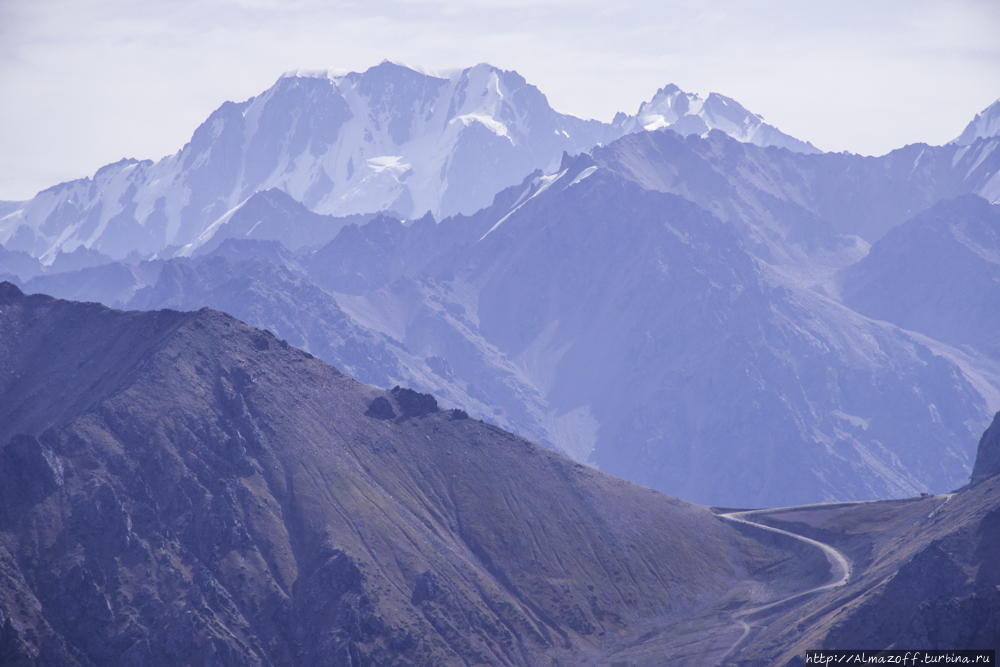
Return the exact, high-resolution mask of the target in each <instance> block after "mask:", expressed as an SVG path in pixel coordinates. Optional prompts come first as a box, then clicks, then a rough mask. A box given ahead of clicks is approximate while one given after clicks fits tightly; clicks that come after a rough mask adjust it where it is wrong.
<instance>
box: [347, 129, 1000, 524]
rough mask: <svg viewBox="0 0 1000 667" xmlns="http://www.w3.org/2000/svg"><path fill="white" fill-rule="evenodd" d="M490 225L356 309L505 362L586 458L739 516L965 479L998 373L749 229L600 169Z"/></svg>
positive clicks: (563, 440)
mask: <svg viewBox="0 0 1000 667" xmlns="http://www.w3.org/2000/svg"><path fill="white" fill-rule="evenodd" d="M638 139H644V137H638ZM633 140H634V139H633V138H627V139H626V140H625V141H633ZM484 213H489V214H490V215H491V216H492V217H484V219H483V220H480V221H478V223H477V224H478V226H477V233H480V232H481V234H482V235H481V237H480V238H479V239H477V240H475V241H474V242H471V243H465V244H463V245H457V246H456V250H455V251H454V252H453V253H452V254H451V255H450V259H451V260H452V261H446V260H445V258H438V259H437V260H435V261H434V262H433V263H430V264H428V265H427V267H426V268H424V269H420V270H419V271H417V272H415V273H413V274H410V275H406V274H405V272H402V273H403V274H404V275H402V277H400V278H397V279H396V280H395V282H391V283H387V284H386V285H385V286H383V287H381V288H379V289H377V290H376V291H373V292H369V293H368V294H364V295H361V296H352V295H348V294H341V295H338V296H337V301H338V303H339V304H340V305H341V307H342V308H344V310H345V311H346V312H347V313H348V314H350V315H351V316H352V317H353V318H355V319H356V320H357V321H359V322H363V323H364V324H365V325H366V326H368V327H370V328H373V329H377V330H381V331H383V332H384V333H386V334H387V335H391V336H392V337H394V338H395V339H397V340H400V341H403V342H404V343H405V345H406V346H407V348H408V349H410V350H412V351H413V352H415V353H417V354H419V355H421V356H425V357H440V358H442V359H445V360H447V361H448V362H449V364H450V366H451V368H452V369H454V372H455V373H456V375H459V376H463V375H466V374H468V373H469V372H470V370H469V368H468V367H467V366H465V365H464V364H463V363H462V360H463V359H466V358H467V357H468V352H467V351H468V350H470V349H475V350H485V349H493V350H495V351H496V353H497V355H498V356H497V357H496V358H497V359H498V360H502V361H503V362H504V363H509V364H512V365H513V367H514V371H515V372H516V374H517V376H519V377H520V378H523V379H525V380H527V382H528V383H530V385H532V386H534V387H535V388H537V391H538V392H539V394H540V395H541V396H543V397H544V401H543V403H542V410H544V417H545V418H544V421H543V425H544V428H545V431H546V436H545V440H544V441H545V442H547V443H549V444H551V445H552V446H555V447H557V448H558V449H561V450H562V451H566V452H568V453H570V454H571V455H572V456H574V457H575V458H577V460H580V461H586V462H590V463H593V464H596V465H598V466H599V467H600V468H601V469H602V470H606V471H608V472H612V473H614V474H617V475H621V476H623V477H626V478H628V479H632V480H634V481H637V482H639V483H642V484H645V485H648V486H652V487H654V488H658V489H663V490H668V491H670V492H672V493H675V494H678V495H680V496H682V497H687V498H691V499H693V500H696V501H698V502H706V503H715V504H730V505H733V504H743V505H747V504H751V505H752V504H758V505H760V504H762V505H777V504H791V503H795V502H807V501H817V500H824V499H834V498H838V499H846V498H873V497H885V496H902V495H910V494H913V493H916V492H919V491H920V490H922V489H932V490H941V491H945V490H948V489H950V488H953V487H954V486H958V485H960V484H961V483H962V482H963V481H964V480H965V478H966V477H967V475H968V472H969V469H970V467H971V463H972V459H973V457H974V453H975V444H976V440H977V439H978V435H979V433H981V431H982V429H983V428H984V427H985V425H986V424H987V423H988V422H989V418H990V416H991V415H992V408H993V404H994V403H995V402H996V396H997V388H998V383H997V376H996V368H995V367H994V365H991V364H990V363H987V362H984V361H982V360H978V361H977V360H974V359H971V358H969V357H968V356H967V355H964V354H962V353H961V352H958V351H956V350H954V349H951V348H948V347H947V346H946V345H942V344H939V343H936V342H934V341H930V340H927V339H921V338H915V337H914V336H912V335H911V334H908V333H907V332H904V331H900V330H899V329H897V328H895V327H892V326H890V325H886V324H883V323H878V322H873V321H871V320H869V319H867V318H865V317H862V316H860V315H858V314H856V313H854V312H852V311H850V310H849V309H847V308H845V307H844V306H842V305H840V304H838V303H836V302H835V301H833V300H831V299H830V298H828V297H825V296H823V295H821V294H819V293H817V292H816V291H813V290H810V289H807V288H805V287H803V286H796V284H795V283H793V282H789V280H788V279H787V278H786V277H785V276H784V275H782V274H780V273H778V272H776V271H774V270H773V269H771V268H769V267H768V265H766V264H765V263H763V262H761V261H760V260H759V259H758V258H757V257H755V256H754V253H752V252H749V251H748V248H747V247H746V245H745V244H744V242H743V234H742V232H741V230H740V228H739V227H738V226H736V225H734V224H731V223H727V222H723V221H721V220H719V219H718V218H715V217H713V216H712V215H710V214H709V213H708V212H706V211H705V210H704V209H702V208H700V207H698V206H696V205H693V204H692V203H690V202H689V201H686V200H684V199H682V198H681V197H678V196H676V195H670V194H667V193H661V192H658V191H656V190H650V189H646V188H643V187H642V186H641V185H640V184H638V183H636V182H635V181H634V180H630V179H626V178H625V177H623V176H622V174H620V173H616V172H615V171H613V170H611V169H608V168H605V167H599V166H598V165H597V164H595V163H594V161H593V160H592V159H591V158H589V157H587V156H581V157H579V158H577V159H574V160H568V161H566V162H565V163H564V165H563V169H562V170H561V171H560V172H559V173H558V174H557V175H553V176H539V177H536V178H534V179H531V180H529V182H527V183H526V184H524V186H523V194H522V195H521V196H520V200H515V201H514V204H513V205H512V206H505V207H500V206H498V207H497V208H494V209H489V210H487V211H484ZM501 214H502V215H501ZM490 221H495V222H494V223H493V224H492V225H489V222H490ZM373 227H376V228H377V229H381V227H379V226H377V225H374V224H373ZM412 229H414V230H416V227H414V228H412ZM407 231H408V228H406V227H403V226H399V229H396V230H395V234H396V236H399V235H405V234H406V233H407ZM358 233H359V234H360V235H361V236H364V237H365V238H367V239H368V241H369V242H372V243H377V242H378V241H379V239H381V241H382V244H381V245H380V246H379V247H380V248H381V252H383V253H389V252H392V248H405V247H407V244H406V243H405V242H400V241H398V240H394V237H393V236H390V235H385V234H381V233H377V232H376V231H375V230H372V232H371V233H367V234H366V232H365V228H362V229H361V230H359V232H358ZM415 233H417V232H415ZM833 238H834V239H836V238H837V237H836V236H834V237H833ZM340 242H342V239H341V237H338V239H335V241H334V242H333V244H332V245H337V244H338V243H340ZM380 275H382V274H380ZM375 286H377V282H374V283H370V284H368V287H375ZM421 301H422V303H420V302H421ZM415 302H418V303H420V305H419V306H418V305H414V304H415ZM903 415H905V418H904V417H903Z"/></svg>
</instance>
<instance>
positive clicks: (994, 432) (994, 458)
mask: <svg viewBox="0 0 1000 667" xmlns="http://www.w3.org/2000/svg"><path fill="white" fill-rule="evenodd" d="M998 472H1000V412H998V413H997V414H996V416H995V417H993V423H992V424H990V427H989V428H988V429H986V432H985V433H983V437H982V438H980V440H979V449H978V450H977V451H976V464H975V465H974V466H973V467H972V484H978V483H980V482H982V481H983V480H984V479H986V478H987V477H991V476H992V475H995V474H997V473H998Z"/></svg>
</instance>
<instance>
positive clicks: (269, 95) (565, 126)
mask: <svg viewBox="0 0 1000 667" xmlns="http://www.w3.org/2000/svg"><path fill="white" fill-rule="evenodd" d="M660 127H675V128H677V129H678V130H680V131H683V132H685V133H692V132H693V133H696V134H704V133H706V132H708V131H709V130H710V129H714V128H719V129H721V130H723V131H725V132H727V133H729V134H731V135H733V136H735V137H737V138H739V139H740V140H743V141H750V142H753V143H755V144H758V145H761V146H770V145H778V146H785V147H788V148H792V149H794V150H803V151H809V152H815V151H816V149H815V148H813V147H812V146H811V145H809V144H807V143H804V142H801V141H798V140H796V139H793V138H792V137H789V136H787V135H784V134H782V133H781V132H779V131H778V130H777V129H775V128H773V127H772V126H770V125H767V124H766V123H764V122H763V120H762V119H761V118H760V117H759V116H756V115H754V114H752V113H751V112H749V111H747V110H746V109H744V108H743V107H742V106H740V105H739V104H738V103H736V102H735V101H733V100H731V99H729V98H726V97H723V96H720V95H717V94H714V93H713V94H712V95H709V97H708V98H707V99H705V100H701V99H700V98H699V97H698V96H697V95H693V94H685V93H682V92H681V91H680V90H679V89H678V88H677V87H676V86H667V87H666V88H663V89H661V90H659V91H658V92H657V93H656V95H655V96H654V97H653V98H652V99H651V100H650V101H649V102H647V103H644V104H643V105H642V106H641V107H640V109H639V111H638V113H637V114H636V115H633V116H627V115H625V114H619V115H618V116H617V117H616V118H615V120H614V121H613V122H611V123H601V122H598V121H593V120H581V119H578V118H575V117H573V116H569V115H566V114H560V113H558V112H556V111H553V110H552V108H551V107H549V105H548V102H547V101H546V99H545V96H544V95H543V94H542V93H541V92H540V91H539V90H538V89H537V88H535V87H534V86H532V85H530V84H528V83H527V82H526V81H525V80H524V79H523V78H522V77H521V76H520V75H518V74H517V73H516V72H510V71H504V70H500V69H497V68H495V67H492V66H490V65H477V66H475V67H471V68H468V69H465V70H461V71H455V72H452V73H449V74H448V75H447V76H435V75H431V74H425V73H421V72H417V71H414V70H412V69H410V68H407V67H403V66H400V65H396V64H393V63H390V62H383V63H382V64H380V65H378V66H376V67H372V68H370V69H369V70H367V71H366V72H364V73H360V74H359V73H353V72H352V73H347V74H342V73H336V72H333V71H296V72H290V73H288V74H286V75H285V76H283V77H281V78H280V79H279V80H278V81H277V83H275V85H274V86H272V87H271V88H270V89H269V90H267V91H265V92H264V93H262V94H261V95H258V96H257V97H254V98H251V99H249V100H247V101H245V102H241V103H233V102H227V103H225V104H223V105H222V106H221V107H219V109H217V110H216V111H215V112H214V113H212V115H211V116H209V118H208V119H207V120H206V121H205V122H204V123H203V124H202V125H201V126H200V127H199V128H198V129H197V130H195V132H194V135H193V136H192V138H191V141H190V142H189V143H188V144H187V145H185V146H184V147H183V148H182V149H181V150H180V151H179V152H178V153H176V154H174V155H171V156H168V157H166V158H163V159H162V160H159V161H158V162H152V161H150V160H143V161H139V160H135V159H124V160H122V161H120V162H118V163H115V164H110V165H107V166H106V167H103V168H101V169H100V170H98V171H97V173H96V174H94V176H93V177H92V178H85V179H81V180H78V181H72V182H69V183H63V184H61V185H58V186H56V187H54V188H50V189H48V190H45V191H43V192H41V193H39V194H38V195H37V196H36V197H35V198H34V199H32V200H30V201H29V202H24V203H23V204H22V205H20V206H15V207H13V208H11V207H7V209H8V210H5V211H3V217H2V219H0V243H2V244H3V245H4V246H5V247H6V248H7V249H9V250H24V251H27V252H29V253H30V254H32V255H33V256H36V257H41V258H42V261H43V263H44V264H49V263H51V262H52V261H53V260H54V258H55V257H56V256H57V255H58V254H59V253H60V252H65V253H68V252H72V251H74V250H75V249H76V248H78V247H79V246H81V245H82V246H84V247H86V248H89V249H92V250H98V251H100V252H102V253H104V254H106V255H109V256H111V257H113V258H115V259H123V258H125V257H126V256H127V255H128V254H129V253H131V252H138V253H140V254H141V255H142V256H146V257H148V256H150V255H152V254H154V253H160V256H164V257H166V256H171V255H172V254H174V253H177V252H184V250H182V249H183V248H185V247H187V246H193V247H197V246H198V245H199V244H200V243H203V242H205V240H207V238H210V237H211V234H212V233H213V232H214V229H215V228H216V227H217V226H219V225H221V224H225V222H226V221H227V219H228V216H229V215H231V214H232V212H233V211H234V210H235V209H237V208H238V207H240V206H241V205H242V204H243V203H244V202H246V201H247V199H248V198H249V197H250V196H251V195H252V194H253V193H255V192H258V191H261V190H266V189H270V188H278V189H280V190H282V191H284V192H286V193H288V194H289V195H291V196H292V197H293V198H294V199H296V200H297V201H301V202H302V203H304V204H305V205H306V207H308V208H309V209H310V210H312V211H315V212H317V213H322V214H335V215H339V216H343V215H348V214H367V213H374V212H379V211H395V212H396V213H398V214H399V215H401V216H403V217H406V218H417V217H421V216H422V215H424V214H425V213H427V212H430V213H431V214H433V215H434V216H435V217H437V218H441V217H446V216H449V215H453V214H456V213H465V214H470V213H473V212H475V211H477V210H479V209H480V208H483V207H484V206H486V205H488V204H490V203H491V201H492V199H493V196H494V194H496V192H498V191H499V190H501V189H503V188H505V187H508V186H511V185H516V184H517V183H519V182H520V181H521V180H522V179H523V178H524V177H525V176H526V175H527V174H528V173H530V172H531V171H533V170H535V169H543V170H549V169H552V168H554V167H555V166H557V165H558V164H559V160H560V157H561V156H562V154H563V152H569V153H571V154H574V153H579V152H581V151H585V150H589V149H590V148H592V147H593V146H595V145H598V144H601V143H607V142H608V141H611V140H613V139H615V138H617V137H620V136H622V135H623V134H625V133H628V132H634V131H642V130H644V129H655V128H660ZM190 249H191V248H187V250H186V251H187V252H189V251H190Z"/></svg>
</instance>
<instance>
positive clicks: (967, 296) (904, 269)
mask: <svg viewBox="0 0 1000 667" xmlns="http://www.w3.org/2000/svg"><path fill="white" fill-rule="evenodd" d="M840 281H841V289H840V293H841V297H842V299H843V301H844V303H845V304H847V305H848V306H850V307H851V308H852V309H853V310H855V311H857V312H859V313H861V314H863V315H866V316H868V317H871V318H874V319H879V320H885V321H887V322H892V323H893V324H895V325H897V326H899V327H902V328H904V329H909V330H911V331H919V332H920V333H922V334H926V335H927V336H930V337H931V338H934V339H937V340H940V341H944V342H947V343H950V344H952V345H956V346H961V345H968V346H971V347H973V348H975V349H976V350H978V351H979V352H981V353H983V354H986V355H988V356H990V357H992V358H994V359H1000V309H998V308H997V307H996V305H997V304H998V303H1000V207H997V206H990V205H989V204H988V203H987V202H986V200H984V199H982V198H981V197H977V196H976V195H965V196H963V197H958V198H955V199H950V200H946V201H942V202H940V203H938V204H937V205H935V206H933V207H931V208H930V209H928V210H927V211H924V212H923V213H921V214H920V215H918V216H916V217H914V218H913V219H912V220H909V221H907V222H906V223H904V224H902V225H899V226H898V227H895V228H894V229H892V230H890V231H889V233H888V234H886V235H885V236H884V237H882V238H881V239H879V241H878V242H877V243H875V244H874V245H873V246H872V248H871V252H869V253H868V255H867V256H866V257H864V259H862V260H861V261H859V262H857V263H856V264H853V265H851V266H849V267H846V268H845V269H843V270H842V271H841V273H840Z"/></svg>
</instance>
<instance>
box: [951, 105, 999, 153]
mask: <svg viewBox="0 0 1000 667" xmlns="http://www.w3.org/2000/svg"><path fill="white" fill-rule="evenodd" d="M998 136H1000V100H997V101H996V102H994V103H993V104H991V105H989V106H988V107H986V108H985V109H983V111H982V113H977V114H976V117H975V118H973V119H972V122H971V123H969V124H968V125H967V126H966V127H965V131H964V132H962V134H961V135H960V136H959V137H958V138H957V139H955V140H954V141H952V142H950V143H953V144H958V145H959V146H968V145H970V144H972V143H973V142H974V141H975V140H976V139H981V138H984V137H998Z"/></svg>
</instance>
